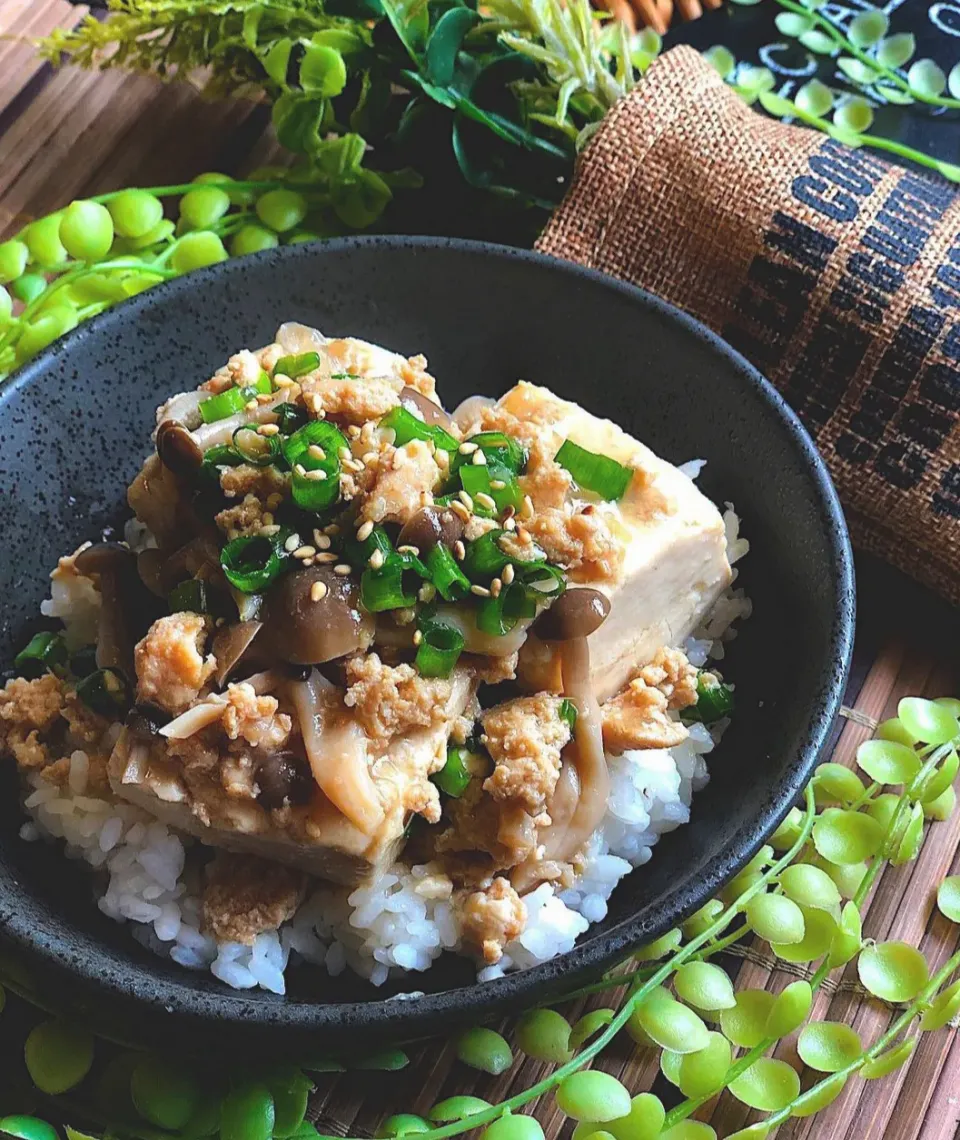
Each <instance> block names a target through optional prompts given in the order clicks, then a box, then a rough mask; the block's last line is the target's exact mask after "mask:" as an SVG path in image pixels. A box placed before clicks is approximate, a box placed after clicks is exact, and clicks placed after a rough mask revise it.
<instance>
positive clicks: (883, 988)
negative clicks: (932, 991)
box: [857, 942, 929, 1002]
mask: <svg viewBox="0 0 960 1140" xmlns="http://www.w3.org/2000/svg"><path fill="white" fill-rule="evenodd" d="M857 973H858V974H859V976H860V981H861V982H862V983H863V984H864V986H866V988H867V989H868V990H869V991H870V992H871V993H872V994H875V995H876V996H877V997H878V998H883V1000H884V1001H892V1002H903V1001H913V999H914V998H915V997H916V996H917V994H918V993H920V991H921V990H922V989H923V987H924V986H925V985H926V984H927V980H928V977H929V968H928V966H927V960H926V958H924V956H923V955H922V954H921V953H920V951H919V950H917V948H916V947H915V946H910V945H908V944H907V943H906V942H878V943H877V944H876V945H875V946H868V947H866V949H864V950H863V951H861V953H860V957H859V958H858V959H857Z"/></svg>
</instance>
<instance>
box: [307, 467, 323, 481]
mask: <svg viewBox="0 0 960 1140" xmlns="http://www.w3.org/2000/svg"><path fill="white" fill-rule="evenodd" d="M326 477H327V473H326V471H320V470H319V469H318V470H316V471H308V472H307V473H306V474H305V475H304V479H309V480H310V482H311V483H318V482H320V481H322V480H323V479H326Z"/></svg>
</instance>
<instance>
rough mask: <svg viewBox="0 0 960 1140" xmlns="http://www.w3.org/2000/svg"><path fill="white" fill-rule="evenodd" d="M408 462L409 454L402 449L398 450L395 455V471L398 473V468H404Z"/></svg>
mask: <svg viewBox="0 0 960 1140" xmlns="http://www.w3.org/2000/svg"><path fill="white" fill-rule="evenodd" d="M406 462H407V453H406V452H405V451H404V450H403V448H402V447H400V448H397V450H396V451H394V453H393V469H394V471H396V469H397V468H398V467H402V466H403V465H404V463H406Z"/></svg>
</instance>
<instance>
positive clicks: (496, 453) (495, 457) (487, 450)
mask: <svg viewBox="0 0 960 1140" xmlns="http://www.w3.org/2000/svg"><path fill="white" fill-rule="evenodd" d="M466 442H467V443H475V444H476V445H477V447H478V448H479V449H480V450H481V451H482V452H483V454H484V455H485V456H486V459H487V463H498V464H500V465H501V466H503V467H506V468H508V469H509V470H510V471H512V472H513V473H514V474H515V475H519V474H520V472H521V471H522V470H523V468H524V467H525V466H526V462H527V453H526V451H525V450H524V449H523V447H522V446H521V445H520V444H519V443H518V442H517V441H516V440H515V439H512V438H511V437H510V436H509V435H504V433H503V432H502V431H482V432H480V433H479V434H478V435H472V436H470V438H469V439H468V440H466ZM472 462H473V456H472V455H464V454H463V453H462V452H459V451H458V452H457V455H456V456H455V458H454V460H453V463H452V464H451V467H450V473H451V474H452V475H453V474H456V472H457V471H459V469H460V468H461V467H463V466H465V465H466V464H468V463H472Z"/></svg>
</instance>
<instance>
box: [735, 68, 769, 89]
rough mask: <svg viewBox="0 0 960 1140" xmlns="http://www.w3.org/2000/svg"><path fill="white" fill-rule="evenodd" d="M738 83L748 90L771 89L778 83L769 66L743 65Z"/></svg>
mask: <svg viewBox="0 0 960 1140" xmlns="http://www.w3.org/2000/svg"><path fill="white" fill-rule="evenodd" d="M737 83H738V85H739V86H740V87H744V88H746V90H747V91H757V92H760V91H771V90H773V88H774V86H775V85H776V80H775V79H774V78H773V72H772V71H771V70H770V68H769V67H752V66H751V67H741V68H740V74H739V75H738V76H737Z"/></svg>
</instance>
